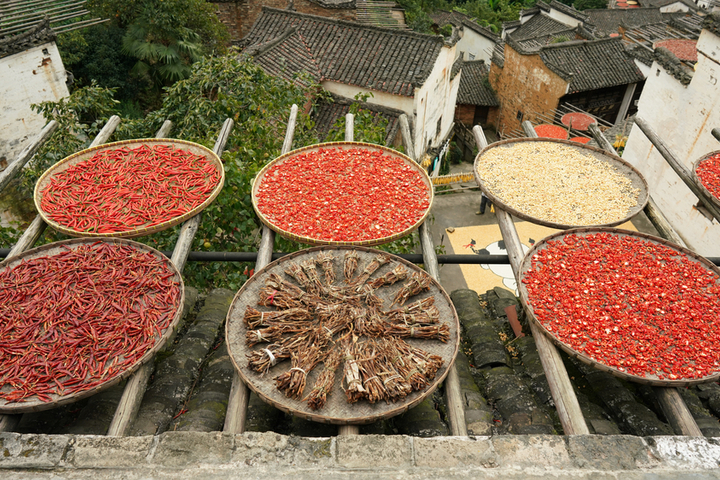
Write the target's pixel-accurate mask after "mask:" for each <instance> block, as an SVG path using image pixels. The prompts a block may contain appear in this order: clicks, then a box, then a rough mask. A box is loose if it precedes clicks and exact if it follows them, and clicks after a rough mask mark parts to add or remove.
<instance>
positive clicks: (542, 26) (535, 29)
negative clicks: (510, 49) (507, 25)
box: [510, 12, 572, 41]
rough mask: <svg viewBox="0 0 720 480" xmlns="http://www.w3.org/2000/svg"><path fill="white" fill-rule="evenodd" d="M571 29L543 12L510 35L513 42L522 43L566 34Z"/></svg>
mask: <svg viewBox="0 0 720 480" xmlns="http://www.w3.org/2000/svg"><path fill="white" fill-rule="evenodd" d="M571 29H572V27H570V26H569V25H567V24H564V23H562V22H559V21H557V20H555V19H553V18H550V17H549V16H548V15H547V14H545V13H542V12H541V13H539V14H538V15H535V16H533V17H532V18H531V19H530V20H528V21H527V22H525V23H523V24H522V25H520V28H518V29H517V30H515V31H514V32H512V33H511V34H510V35H512V38H513V40H516V41H522V40H528V39H531V38H537V37H544V36H548V35H553V34H555V33H560V32H566V31H568V30H571Z"/></svg>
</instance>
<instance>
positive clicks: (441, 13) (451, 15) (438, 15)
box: [430, 10, 500, 41]
mask: <svg viewBox="0 0 720 480" xmlns="http://www.w3.org/2000/svg"><path fill="white" fill-rule="evenodd" d="M430 18H432V20H433V22H435V23H436V24H437V25H438V26H440V27H442V26H445V25H448V24H453V25H456V26H461V25H462V26H464V27H467V28H469V29H470V30H472V31H474V32H475V33H477V34H478V35H482V36H484V37H487V38H489V39H490V40H493V41H498V40H500V36H499V35H498V34H496V33H495V32H493V31H492V30H490V29H489V28H487V27H483V26H482V25H480V24H479V23H477V22H476V21H475V20H473V18H472V17H469V16H467V15H465V14H462V13H460V12H449V11H447V10H437V11H436V12H434V13H432V14H430Z"/></svg>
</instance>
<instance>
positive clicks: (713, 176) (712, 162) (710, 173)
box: [692, 151, 720, 208]
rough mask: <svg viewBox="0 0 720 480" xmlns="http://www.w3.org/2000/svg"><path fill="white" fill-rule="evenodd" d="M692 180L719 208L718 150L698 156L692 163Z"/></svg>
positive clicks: (719, 176) (719, 162)
mask: <svg viewBox="0 0 720 480" xmlns="http://www.w3.org/2000/svg"><path fill="white" fill-rule="evenodd" d="M692 176H693V180H695V183H696V184H697V185H698V186H699V187H700V188H701V189H702V190H704V191H705V193H706V194H708V196H710V200H711V201H712V202H713V203H714V204H715V206H716V207H717V208H720V151H715V152H710V153H708V154H706V155H703V156H702V157H700V158H699V159H698V160H697V161H696V162H695V164H694V165H693V171H692Z"/></svg>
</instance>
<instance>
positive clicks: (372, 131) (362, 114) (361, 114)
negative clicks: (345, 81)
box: [325, 93, 388, 145]
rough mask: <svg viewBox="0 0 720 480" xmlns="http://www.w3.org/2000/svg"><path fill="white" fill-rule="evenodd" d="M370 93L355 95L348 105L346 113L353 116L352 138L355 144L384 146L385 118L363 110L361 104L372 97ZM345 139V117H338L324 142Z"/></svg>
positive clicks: (386, 122)
mask: <svg viewBox="0 0 720 480" xmlns="http://www.w3.org/2000/svg"><path fill="white" fill-rule="evenodd" d="M372 96H373V94H372V93H366V94H361V93H358V94H357V95H355V102H353V103H352V104H351V105H350V108H349V109H348V113H352V114H353V117H354V118H353V127H354V128H353V136H354V138H355V141H357V142H367V143H374V144H377V145H384V144H385V132H386V129H387V124H388V121H387V118H385V117H384V116H382V115H380V114H379V113H377V112H373V111H372V110H368V109H363V108H362V103H364V102H367V99H368V98H370V97H372ZM344 139H345V117H344V116H343V117H340V118H338V119H337V120H336V121H335V124H334V125H333V126H332V127H330V131H329V132H328V134H327V137H325V141H326V142H339V141H342V140H344Z"/></svg>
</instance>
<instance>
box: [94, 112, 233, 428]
mask: <svg viewBox="0 0 720 480" xmlns="http://www.w3.org/2000/svg"><path fill="white" fill-rule="evenodd" d="M233 125H234V122H233V121H232V120H231V119H229V118H228V119H226V120H225V123H223V126H222V129H221V130H220V134H219V135H218V138H217V140H216V142H215V146H214V147H213V151H214V152H215V153H216V154H217V155H218V156H220V155H222V152H223V150H224V149H225V144H226V143H227V139H228V137H229V136H230V132H231V131H232V128H233ZM171 126H172V124H168V122H167V121H166V122H165V123H164V124H163V126H162V127H161V128H160V130H158V134H159V135H163V136H165V135H167V134H168V133H169V131H170V128H171ZM201 219H202V212H201V213H198V214H197V215H195V216H194V217H192V218H190V219H189V220H187V221H185V223H183V225H182V227H181V228H180V235H179V236H178V240H177V243H175V249H174V250H173V254H172V257H171V259H170V261H171V262H173V264H174V265H175V268H177V269H178V271H179V272H180V273H182V271H183V269H184V268H185V264H186V262H187V256H188V253H190V248H191V247H192V242H193V239H194V238H195V233H196V232H197V230H198V228H199V227H200V221H201ZM154 368H155V363H154V361H153V360H150V361H147V362H145V363H144V364H143V365H142V366H141V367H140V368H139V369H138V370H137V371H136V372H135V373H134V374H133V375H132V376H131V377H130V378H129V379H128V381H127V383H126V384H125V390H124V391H123V394H122V397H121V398H120V402H119V403H118V407H117V409H116V410H115V415H114V416H113V419H112V422H111V423H110V427H109V428H108V433H107V434H108V435H109V436H123V435H127V431H128V429H129V428H130V425H131V424H132V421H133V420H134V418H135V416H136V415H137V412H138V410H139V409H140V404H141V403H142V399H143V396H144V395H145V390H146V389H147V384H148V381H149V380H150V375H152V372H153V369H154Z"/></svg>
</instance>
